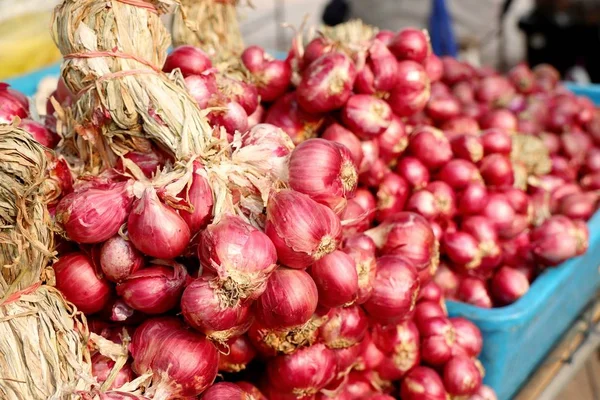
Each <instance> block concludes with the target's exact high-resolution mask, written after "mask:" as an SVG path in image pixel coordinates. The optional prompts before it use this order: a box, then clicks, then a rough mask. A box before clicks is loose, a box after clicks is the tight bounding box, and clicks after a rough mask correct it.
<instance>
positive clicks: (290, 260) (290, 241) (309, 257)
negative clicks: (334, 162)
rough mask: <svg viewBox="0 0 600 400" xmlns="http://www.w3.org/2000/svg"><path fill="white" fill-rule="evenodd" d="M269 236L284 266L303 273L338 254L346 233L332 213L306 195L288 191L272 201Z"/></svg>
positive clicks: (279, 193) (268, 226)
mask: <svg viewBox="0 0 600 400" xmlns="http://www.w3.org/2000/svg"><path fill="white" fill-rule="evenodd" d="M289 221H294V224H290V223H289ZM265 233H266V234H267V236H269V238H270V239H271V241H272V242H273V244H274V245H275V248H276V249H277V256H278V258H279V261H280V262H282V263H283V264H284V265H286V266H288V267H291V268H301V269H302V268H306V267H308V266H309V265H311V264H313V263H314V262H315V261H316V260H318V259H320V258H321V257H323V256H325V255H326V254H329V253H331V252H332V251H334V250H335V249H336V248H337V246H338V244H339V243H340V239H341V234H342V229H341V224H340V220H339V218H338V217H337V216H336V215H335V214H334V213H333V211H331V209H329V208H328V207H326V206H323V205H321V204H319V203H317V202H315V201H314V200H312V199H311V198H310V197H309V196H307V195H305V194H302V193H299V192H295V191H293V190H288V189H284V190H281V191H279V192H276V193H272V194H271V196H270V198H269V202H268V204H267V223H266V225H265Z"/></svg>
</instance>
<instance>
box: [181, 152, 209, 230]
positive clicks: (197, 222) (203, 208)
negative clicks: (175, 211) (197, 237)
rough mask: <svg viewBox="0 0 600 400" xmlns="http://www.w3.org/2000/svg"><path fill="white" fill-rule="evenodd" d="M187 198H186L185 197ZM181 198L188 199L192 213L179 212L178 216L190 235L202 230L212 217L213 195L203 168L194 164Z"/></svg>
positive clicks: (198, 164) (196, 163)
mask: <svg viewBox="0 0 600 400" xmlns="http://www.w3.org/2000/svg"><path fill="white" fill-rule="evenodd" d="M186 196H187V197H186ZM179 197H181V198H184V199H185V198H189V201H190V205H191V206H193V207H194V209H193V211H191V212H189V211H187V210H181V211H180V212H179V215H180V216H181V218H183V220H184V221H185V222H186V223H187V225H188V227H189V228H190V232H191V233H196V232H198V231H199V230H200V229H202V228H204V227H205V226H206V224H208V222H209V221H210V219H211V217H212V208H213V193H212V189H211V187H210V185H209V183H208V179H207V176H206V174H205V171H204V167H203V166H202V165H201V164H200V163H198V162H194V174H193V177H192V183H191V185H189V187H187V188H186V189H184V190H183V191H182V192H181V193H180V194H179Z"/></svg>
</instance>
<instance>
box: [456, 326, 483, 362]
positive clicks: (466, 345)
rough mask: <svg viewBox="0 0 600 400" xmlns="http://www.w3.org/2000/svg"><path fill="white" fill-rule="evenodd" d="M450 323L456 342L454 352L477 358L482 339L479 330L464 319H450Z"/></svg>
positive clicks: (481, 346)
mask: <svg viewBox="0 0 600 400" xmlns="http://www.w3.org/2000/svg"><path fill="white" fill-rule="evenodd" d="M450 322H452V326H453V328H454V337H455V340H456V343H455V345H454V350H455V351H460V352H462V353H463V354H464V355H467V356H468V357H477V356H479V353H481V349H482V348H483V338H482V336H481V331H480V330H479V328H477V326H475V324H473V323H472V322H471V321H469V320H468V319H466V318H460V317H457V318H450ZM459 349H460V350H459ZM455 355H456V354H455Z"/></svg>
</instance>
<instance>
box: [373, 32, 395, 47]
mask: <svg viewBox="0 0 600 400" xmlns="http://www.w3.org/2000/svg"><path fill="white" fill-rule="evenodd" d="M394 36H396V32H393V31H390V30H387V29H382V30H380V31H379V32H377V34H376V35H375V39H377V40H379V41H381V42H383V44H385V45H386V46H389V45H390V43H391V42H392V39H393V38H394Z"/></svg>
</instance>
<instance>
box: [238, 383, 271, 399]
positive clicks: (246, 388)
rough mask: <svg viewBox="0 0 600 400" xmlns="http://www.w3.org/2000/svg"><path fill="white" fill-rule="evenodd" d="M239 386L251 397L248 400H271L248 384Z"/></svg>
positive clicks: (239, 384)
mask: <svg viewBox="0 0 600 400" xmlns="http://www.w3.org/2000/svg"><path fill="white" fill-rule="evenodd" d="M237 385H238V386H239V387H241V388H242V389H243V390H244V392H246V393H247V394H248V395H250V396H251V398H250V399H248V400H269V399H267V398H266V397H265V396H264V395H263V394H262V393H261V391H260V390H258V388H257V387H256V386H254V385H253V384H251V383H248V382H243V381H242V382H237Z"/></svg>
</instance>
